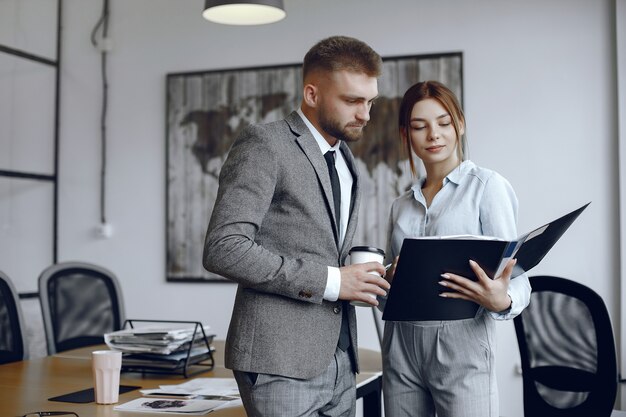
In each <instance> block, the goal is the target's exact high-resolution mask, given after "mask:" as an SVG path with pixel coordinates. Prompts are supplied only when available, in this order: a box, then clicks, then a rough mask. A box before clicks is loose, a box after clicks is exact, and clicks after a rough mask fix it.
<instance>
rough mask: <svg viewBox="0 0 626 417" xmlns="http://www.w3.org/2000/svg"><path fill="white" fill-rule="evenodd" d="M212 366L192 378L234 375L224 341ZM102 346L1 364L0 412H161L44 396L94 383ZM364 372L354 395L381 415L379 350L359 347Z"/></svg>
mask: <svg viewBox="0 0 626 417" xmlns="http://www.w3.org/2000/svg"><path fill="white" fill-rule="evenodd" d="M213 345H214V346H215V348H216V353H215V362H216V364H215V367H214V368H213V370H211V371H208V372H203V373H201V374H196V375H194V376H193V377H203V378H210V377H216V378H232V377H233V375H232V372H231V371H230V370H229V369H226V368H224V342H223V341H215V342H214V343H213ZM101 348H102V346H95V347H91V348H82V349H76V350H72V351H67V352H61V353H59V354H56V355H54V356H47V357H44V358H37V359H31V360H26V361H21V362H14V363H9V364H5V365H0V416H3V417H4V416H7V417H14V416H21V415H23V414H26V413H28V412H34V411H74V412H76V413H77V414H78V415H79V416H80V417H122V416H135V417H136V416H140V415H143V416H155V417H157V416H158V417H163V415H164V414H163V413H155V414H150V413H139V414H138V413H128V412H121V411H115V410H113V407H114V405H97V404H95V403H87V404H74V403H63V402H54V401H48V398H51V397H55V396H58V395H63V394H68V393H71V392H75V391H80V390H83V389H86V388H91V387H93V382H92V376H91V352H92V351H93V350H98V349H101ZM359 355H360V356H361V364H362V372H361V373H360V374H359V375H357V384H358V388H357V398H363V410H364V415H365V416H366V417H379V416H380V415H381V411H380V410H381V380H382V378H381V372H380V371H381V369H382V365H381V359H380V353H379V352H376V351H372V350H367V349H360V350H359ZM184 381H185V379H184V378H183V377H182V376H181V375H163V374H141V373H127V372H123V373H122V375H121V379H120V384H122V385H138V386H141V388H142V389H148V388H158V386H159V385H164V384H179V383H182V382H184ZM140 396H141V393H140V392H139V391H138V390H134V391H130V392H127V393H125V394H121V395H120V398H119V403H125V402H128V401H130V400H132V399H134V398H139V397H140ZM210 415H211V416H214V417H242V416H245V411H244V409H243V407H236V408H230V409H224V410H217V411H214V412H212V413H210Z"/></svg>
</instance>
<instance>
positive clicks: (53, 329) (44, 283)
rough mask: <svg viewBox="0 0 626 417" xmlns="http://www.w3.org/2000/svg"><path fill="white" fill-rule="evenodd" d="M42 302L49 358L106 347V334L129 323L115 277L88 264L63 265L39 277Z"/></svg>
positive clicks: (46, 270) (60, 264)
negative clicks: (67, 352) (81, 350)
mask: <svg viewBox="0 0 626 417" xmlns="http://www.w3.org/2000/svg"><path fill="white" fill-rule="evenodd" d="M39 299H40V301H41V311H42V315H43V324H44V329H45V333H46V342H47V347H48V354H49V355H52V354H54V353H56V352H62V351H64V350H68V349H75V348H79V347H83V346H91V345H97V344H101V343H104V333H108V332H111V331H114V330H120V329H121V328H122V325H123V323H124V320H125V315H124V301H123V299H122V291H121V289H120V286H119V283H118V281H117V278H116V277H115V275H114V274H113V273H112V272H111V271H109V270H107V269H105V268H102V267H100V266H97V265H93V264H89V263H84V262H61V263H57V264H54V265H51V266H49V267H48V268H46V269H45V270H44V271H43V272H42V273H41V275H40V276H39Z"/></svg>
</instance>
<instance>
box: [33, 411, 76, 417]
mask: <svg viewBox="0 0 626 417" xmlns="http://www.w3.org/2000/svg"><path fill="white" fill-rule="evenodd" d="M46 416H75V417H80V416H79V415H78V414H76V413H75V412H73V411H34V412H32V413H26V414H24V415H23V416H21V417H46Z"/></svg>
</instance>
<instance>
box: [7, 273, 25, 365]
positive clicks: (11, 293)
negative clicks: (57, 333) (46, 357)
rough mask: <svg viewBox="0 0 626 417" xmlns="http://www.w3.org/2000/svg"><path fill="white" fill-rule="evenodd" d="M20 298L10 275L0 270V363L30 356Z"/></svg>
mask: <svg viewBox="0 0 626 417" xmlns="http://www.w3.org/2000/svg"><path fill="white" fill-rule="evenodd" d="M22 317H23V316H22V308H21V307H20V300H19V298H18V296H17V293H16V292H15V287H13V283H12V282H11V280H10V279H9V277H8V276H7V275H6V274H5V273H4V272H2V271H0V335H2V336H0V365H1V364H3V363H9V362H16V361H21V360H22V359H27V358H28V349H27V344H26V335H25V332H24V328H23V327H22V326H23V323H24V319H23V318H22Z"/></svg>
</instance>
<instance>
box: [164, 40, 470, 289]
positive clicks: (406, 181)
mask: <svg viewBox="0 0 626 417" xmlns="http://www.w3.org/2000/svg"><path fill="white" fill-rule="evenodd" d="M423 80H438V81H441V82H443V83H444V84H446V85H447V86H448V87H450V88H451V89H452V91H454V92H455V94H457V96H458V97H459V100H461V102H462V101H463V54H462V53H461V52H452V53H439V54H429V55H414V56H402V57H390V58H384V59H383V74H382V76H381V78H380V80H379V84H378V91H379V97H378V98H377V99H376V102H375V104H374V106H373V107H372V110H371V119H370V121H369V123H368V125H367V126H366V127H365V130H364V137H363V138H362V139H361V140H360V141H358V142H354V143H351V144H350V147H351V149H352V152H353V153H354V156H355V158H356V160H357V164H358V168H359V170H360V173H361V180H362V184H363V198H362V200H361V207H360V209H359V210H360V211H359V224H358V227H357V232H356V235H355V238H354V245H374V246H378V247H381V248H384V247H385V246H386V239H387V237H386V233H387V231H386V229H387V222H388V215H389V209H390V206H391V202H392V201H393V200H394V199H395V198H396V197H397V196H398V195H400V194H401V193H403V192H404V191H405V190H406V189H408V188H409V187H410V186H411V184H412V183H413V181H414V178H412V176H411V172H410V169H409V164H408V156H407V155H405V152H404V150H403V149H402V146H401V143H400V138H399V134H398V127H397V125H398V122H397V117H398V108H399V105H400V100H401V99H402V95H403V94H404V92H405V91H406V90H407V89H408V88H409V87H410V86H411V85H413V84H414V83H416V82H418V81H423ZM166 84H167V85H166V91H167V135H166V155H167V157H166V165H167V170H166V172H167V173H166V175H167V178H166V196H167V209H166V241H167V243H166V244H167V255H166V258H167V268H166V269H167V280H168V281H175V282H181V281H193V282H197V281H207V282H225V281H226V282H230V281H227V280H226V279H225V278H223V277H221V276H219V275H215V274H212V273H209V272H208V271H206V270H205V269H204V267H203V266H202V251H203V247H204V237H205V234H206V230H207V226H208V224H209V219H210V218H211V212H212V210H213V205H214V203H215V199H216V196H217V188H218V177H219V173H220V169H221V167H222V164H223V163H224V161H225V160H226V157H227V156H228V151H229V149H230V146H231V144H232V142H233V141H234V139H235V138H236V137H237V134H238V133H239V132H240V131H241V130H242V129H243V128H244V127H245V126H246V125H248V124H251V123H265V122H271V121H275V120H279V119H282V118H284V117H285V116H287V115H288V114H289V113H291V112H292V111H293V110H295V109H297V108H298V106H299V105H300V101H301V98H302V71H301V64H294V65H281V66H272V67H261V68H242V69H228V70H212V71H202V72H188V73H175V74H168V75H167V79H166Z"/></svg>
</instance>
